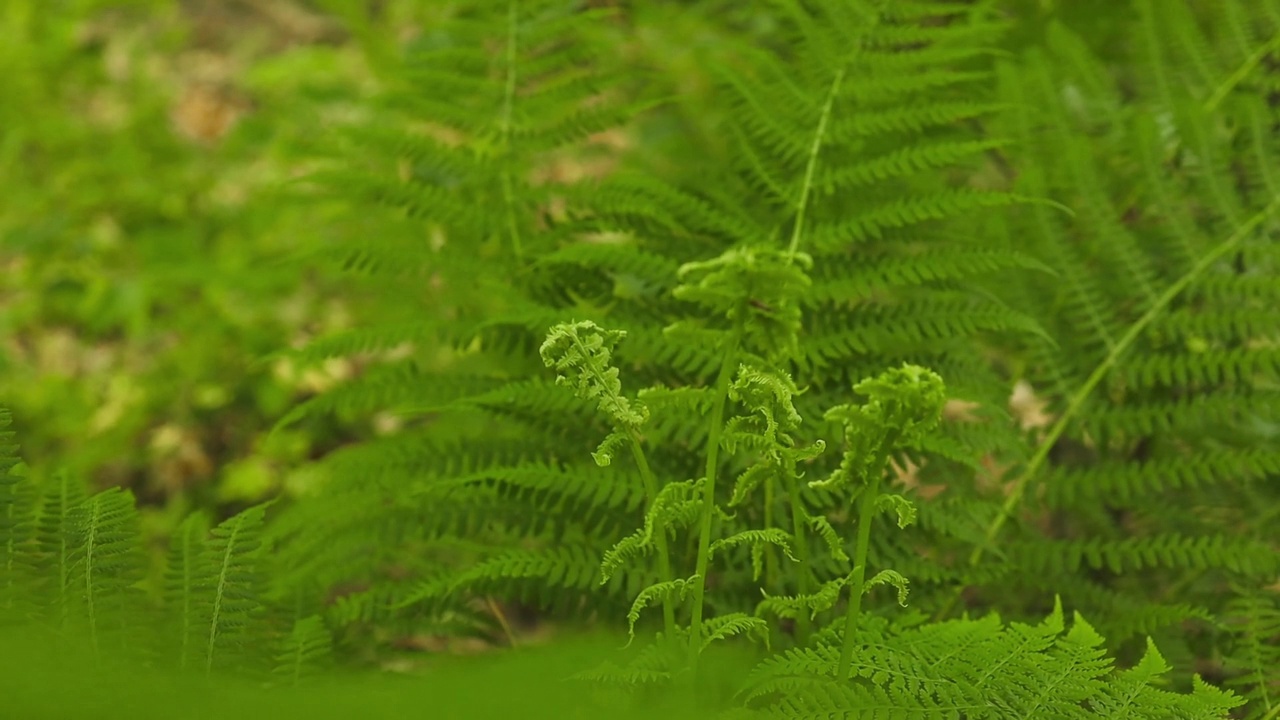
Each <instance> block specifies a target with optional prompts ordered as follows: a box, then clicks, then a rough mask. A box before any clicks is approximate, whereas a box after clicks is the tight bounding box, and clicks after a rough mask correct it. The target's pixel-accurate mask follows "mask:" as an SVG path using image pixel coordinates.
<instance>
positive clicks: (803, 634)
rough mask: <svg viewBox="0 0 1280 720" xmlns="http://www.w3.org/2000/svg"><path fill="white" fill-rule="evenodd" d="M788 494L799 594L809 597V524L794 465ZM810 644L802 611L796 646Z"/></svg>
mask: <svg viewBox="0 0 1280 720" xmlns="http://www.w3.org/2000/svg"><path fill="white" fill-rule="evenodd" d="M787 466H788V467H787V493H788V494H789V495H790V496H791V528H792V534H793V535H794V536H795V538H794V539H795V543H796V559H797V560H799V561H800V579H799V583H798V587H797V592H798V593H799V594H800V595H808V594H809V592H810V586H809V575H810V568H809V538H808V531H809V526H808V523H806V522H805V516H804V508H803V507H802V506H801V505H800V483H799V482H798V481H797V480H796V468H795V464H794V463H790V462H789V463H787ZM808 642H809V615H808V614H807V613H805V612H804V610H803V609H802V610H801V611H800V614H799V615H797V616H796V645H800V646H803V645H805V644H806V643H808Z"/></svg>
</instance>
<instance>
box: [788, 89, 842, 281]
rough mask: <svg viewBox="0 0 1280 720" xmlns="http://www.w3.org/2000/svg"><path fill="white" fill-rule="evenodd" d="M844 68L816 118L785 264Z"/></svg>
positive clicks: (795, 246) (795, 245) (796, 239)
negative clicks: (816, 121)
mask: <svg viewBox="0 0 1280 720" xmlns="http://www.w3.org/2000/svg"><path fill="white" fill-rule="evenodd" d="M845 70H846V67H841V68H840V71H839V72H837V73H836V76H835V78H833V79H832V80H831V90H830V91H828V92H827V101H826V103H825V104H824V105H823V106H822V115H821V116H819V117H818V128H817V129H816V130H815V131H814V133H813V145H811V146H810V147H809V160H808V162H807V163H806V164H805V168H804V185H802V186H801V188H800V201H799V202H798V203H797V207H796V221H795V224H794V225H793V226H792V228H791V242H790V244H789V245H788V246H787V262H791V259H792V258H794V257H795V255H796V252H797V251H798V250H799V248H800V235H801V233H802V231H803V230H804V216H805V211H806V210H807V209H808V207H809V195H810V194H811V193H812V192H813V176H814V173H815V172H817V168H818V153H819V151H821V150H822V139H823V137H824V136H825V135H826V133H827V123H828V121H829V120H830V118H831V108H832V107H833V106H834V105H835V102H836V98H837V97H838V96H839V95H840V85H841V84H843V83H844V75H845Z"/></svg>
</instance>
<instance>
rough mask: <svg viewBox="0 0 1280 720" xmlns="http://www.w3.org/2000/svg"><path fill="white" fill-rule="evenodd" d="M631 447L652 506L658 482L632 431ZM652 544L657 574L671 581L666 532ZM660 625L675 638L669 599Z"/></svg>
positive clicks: (661, 532) (674, 618)
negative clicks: (655, 554) (655, 546)
mask: <svg viewBox="0 0 1280 720" xmlns="http://www.w3.org/2000/svg"><path fill="white" fill-rule="evenodd" d="M628 438H629V439H630V443H629V444H630V445H631V455H632V457H634V458H635V459H636V465H637V466H638V467H639V468H640V477H641V478H643V479H644V494H645V497H646V502H647V503H648V504H649V505H650V506H652V505H653V501H654V500H655V499H657V497H658V481H657V478H655V477H654V475H653V470H651V469H650V468H649V460H648V459H647V458H646V457H645V455H644V448H642V447H640V437H639V435H638V434H637V433H636V431H634V430H632V431H631V432H629V433H628ZM654 542H655V543H656V544H657V546H658V573H659V574H660V575H661V576H662V579H663V580H670V579H671V552H670V551H669V550H668V549H667V531H666V530H665V529H660V530H659V532H658V534H657V537H656V538H655V539H654ZM662 625H663V627H665V628H666V631H667V637H669V638H672V637H675V633H676V611H675V606H674V605H672V604H671V599H670V598H668V597H664V598H663V600H662Z"/></svg>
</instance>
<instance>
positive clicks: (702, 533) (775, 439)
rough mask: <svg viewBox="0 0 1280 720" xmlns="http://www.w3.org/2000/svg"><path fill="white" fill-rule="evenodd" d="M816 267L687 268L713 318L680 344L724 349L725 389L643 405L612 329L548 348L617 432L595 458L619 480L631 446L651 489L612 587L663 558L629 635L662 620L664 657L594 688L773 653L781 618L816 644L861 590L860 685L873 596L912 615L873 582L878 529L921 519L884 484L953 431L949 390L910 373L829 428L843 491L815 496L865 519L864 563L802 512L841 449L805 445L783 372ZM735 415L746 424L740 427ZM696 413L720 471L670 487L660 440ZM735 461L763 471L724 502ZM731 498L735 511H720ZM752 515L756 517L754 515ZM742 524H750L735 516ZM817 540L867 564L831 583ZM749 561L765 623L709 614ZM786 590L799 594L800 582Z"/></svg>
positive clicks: (693, 291) (776, 257)
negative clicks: (807, 478)
mask: <svg viewBox="0 0 1280 720" xmlns="http://www.w3.org/2000/svg"><path fill="white" fill-rule="evenodd" d="M811 266H812V260H811V259H810V258H809V256H807V255H805V254H803V253H797V252H783V251H778V250H774V249H770V248H761V247H746V248H735V249H732V250H730V251H728V252H726V253H724V254H723V255H721V256H720V257H718V258H715V259H713V260H710V261H705V262H694V263H688V264H686V265H684V266H683V267H682V268H681V269H680V273H679V278H680V280H681V285H680V286H679V287H678V288H676V290H675V295H676V297H678V298H680V299H682V300H685V301H687V302H690V303H693V304H695V305H700V306H702V307H703V308H704V309H705V310H706V313H705V316H706V319H705V320H703V321H692V320H687V321H682V322H678V323H676V324H674V325H672V326H670V327H668V328H667V329H666V333H667V334H668V335H669V336H672V337H673V338H678V339H679V340H681V341H683V342H691V343H699V344H702V346H704V347H715V348H717V349H718V350H719V353H720V354H721V365H720V370H719V373H718V374H717V376H716V380H715V384H714V385H712V386H710V387H705V388H677V389H669V388H660V387H655V388H649V389H646V390H642V391H640V392H639V393H638V394H637V395H636V396H635V397H634V398H631V397H628V396H626V395H625V394H623V392H622V385H621V380H620V379H619V371H618V369H617V368H616V367H613V365H612V364H611V358H612V353H613V350H614V348H615V347H616V345H617V343H618V342H619V341H620V340H622V338H623V337H624V336H625V333H624V332H622V331H619V330H606V329H603V328H601V327H599V326H598V325H596V324H595V323H592V322H573V323H565V324H560V325H557V326H555V327H553V328H552V330H551V332H550V333H549V334H548V337H547V339H546V342H545V343H544V344H543V345H542V348H541V355H542V358H543V361H544V362H545V364H546V365H547V366H549V367H553V368H554V369H555V370H556V371H557V373H558V382H560V383H563V384H568V385H571V386H572V387H573V389H574V391H575V392H576V394H577V395H578V396H579V397H581V398H584V399H587V400H590V401H593V402H595V403H596V404H597V407H598V408H599V410H600V411H601V412H602V413H604V414H605V415H606V416H607V417H608V418H609V421H610V423H611V425H612V426H613V431H612V432H611V433H610V434H609V435H608V436H607V437H606V438H605V440H604V441H603V442H602V443H601V445H600V447H599V449H598V450H597V451H596V453H595V455H594V457H595V460H596V462H597V463H599V464H601V465H608V464H609V463H610V462H612V460H613V456H614V453H615V452H617V451H618V450H619V449H621V448H622V447H624V446H625V447H627V448H628V449H629V450H630V453H631V455H632V457H633V459H634V461H635V463H636V464H637V466H638V467H639V470H640V475H641V477H642V478H643V482H644V484H645V496H646V509H645V517H644V522H643V525H642V527H641V528H640V529H638V530H637V531H635V532H634V533H632V534H631V535H628V536H626V537H624V538H623V539H622V540H620V541H619V542H618V543H617V544H616V545H615V546H614V547H613V548H612V549H611V550H609V551H608V552H607V553H606V554H605V556H604V558H603V559H602V562H601V575H602V578H603V582H608V581H609V580H610V578H612V577H613V576H614V575H615V574H616V573H618V572H619V571H620V570H621V569H622V568H623V566H624V565H627V564H639V563H643V561H644V560H645V559H647V558H650V557H652V565H653V566H652V567H650V568H647V569H646V570H644V571H643V572H645V573H646V574H647V575H648V576H649V577H653V578H655V580H654V582H652V583H649V584H648V585H647V586H645V587H644V589H643V590H641V591H640V593H639V594H638V595H637V596H636V598H635V601H634V603H633V605H632V608H631V611H630V612H629V613H628V616H627V619H628V632H629V635H630V636H631V637H632V638H633V639H634V636H635V626H636V624H637V622H638V621H639V619H640V617H641V613H642V611H643V610H644V609H645V608H646V607H649V606H652V605H660V606H661V609H662V618H663V626H662V631H661V632H659V633H658V634H657V636H656V639H655V642H654V643H652V644H651V645H649V646H647V647H645V648H644V649H642V650H641V651H640V652H639V653H638V654H637V655H636V656H635V657H634V658H633V661H632V662H631V663H630V664H629V665H628V666H626V667H625V668H623V667H618V666H616V665H612V664H606V665H605V666H602V667H600V668H598V669H595V670H592V671H588V672H585V673H582V674H581V675H580V677H583V678H589V679H595V680H603V681H610V682H612V683H615V684H618V685H622V686H631V687H635V686H639V685H643V684H645V683H650V682H660V681H663V680H671V679H675V678H677V677H679V676H681V675H684V676H686V677H688V678H693V677H696V676H697V668H698V661H699V658H700V656H701V655H702V654H703V653H704V651H706V649H707V648H708V646H709V645H711V644H712V643H714V642H715V641H717V640H721V639H725V638H728V637H731V636H735V635H748V636H752V637H755V638H757V639H759V640H760V641H761V642H762V643H763V644H764V645H765V646H766V648H768V647H769V646H770V644H771V641H772V640H773V638H774V637H776V636H777V632H776V630H777V629H776V628H775V627H773V626H771V624H770V622H769V620H768V619H767V618H768V617H770V616H772V617H776V618H778V619H790V620H792V621H794V622H795V640H796V642H797V643H800V644H803V643H805V642H806V641H807V640H808V639H809V636H810V632H811V630H810V622H811V620H813V619H814V618H815V617H816V616H817V615H818V614H819V613H821V612H824V611H827V610H830V609H832V608H833V607H834V606H835V605H836V604H837V602H838V601H839V598H840V596H841V594H842V592H843V589H844V588H845V587H846V586H848V587H850V588H858V590H857V591H856V592H851V593H850V599H849V601H848V611H847V614H846V617H845V622H844V637H845V638H846V640H845V648H844V651H843V654H842V665H843V666H844V668H845V670H846V672H847V670H848V665H849V662H850V657H851V653H852V644H851V643H852V638H853V637H854V633H853V631H852V630H853V628H854V627H855V626H856V625H857V623H858V621H859V617H860V614H861V597H862V594H863V593H864V592H865V591H866V590H867V589H868V588H870V587H872V586H875V585H878V584H891V585H894V586H896V587H897V588H898V591H899V600H900V601H904V600H905V595H906V589H907V583H906V579H905V578H903V577H902V576H901V575H900V574H898V573H896V572H894V571H892V570H883V571H881V572H879V573H877V574H876V575H874V576H873V577H871V578H870V579H868V578H867V558H868V551H869V549H870V527H871V524H872V523H871V520H872V516H873V515H874V514H875V513H876V512H877V511H880V510H891V511H893V512H895V513H896V514H897V516H898V518H899V524H900V525H903V526H905V524H906V523H908V522H910V521H911V520H912V519H913V518H914V508H913V506H912V505H911V503H910V502H909V501H908V500H906V499H905V498H902V497H900V496H897V495H888V494H882V493H881V492H880V483H879V479H880V477H881V476H882V475H883V473H884V469H885V467H886V464H887V461H888V458H889V457H890V454H891V453H892V452H893V451H894V450H895V449H897V448H899V447H901V446H904V445H912V444H917V443H918V441H919V439H920V438H922V437H923V436H924V434H926V433H927V432H928V431H929V430H930V429H932V428H933V427H934V426H935V425H936V424H937V423H938V421H939V420H940V418H941V410H942V406H943V403H944V401H945V393H944V391H943V386H942V382H941V379H940V378H938V376H937V375H936V374H934V373H932V372H929V371H927V370H924V369H922V368H919V367H916V366H904V367H903V368H900V369H897V370H892V371H889V372H888V373H885V374H883V375H881V376H879V377H877V378H874V379H869V380H864V381H862V382H860V383H858V384H857V385H856V386H855V388H854V389H855V391H856V392H858V393H860V394H862V395H864V396H866V397H867V402H866V403H864V404H860V405H840V406H837V407H835V408H832V409H830V410H829V411H828V412H827V413H826V416H825V419H826V420H827V421H828V422H829V423H840V424H842V425H843V427H844V429H845V436H846V438H845V441H846V445H847V447H846V450H845V454H844V458H843V460H842V462H841V463H840V465H839V466H838V468H837V469H836V470H835V471H834V472H833V473H832V474H831V476H830V477H828V478H826V479H824V480H821V481H812V482H810V483H808V484H809V486H811V487H813V488H817V489H820V490H823V491H826V492H827V494H828V495H829V496H831V497H833V498H838V497H844V498H846V499H847V500H848V501H849V502H850V503H851V504H852V507H851V508H850V509H851V511H852V512H851V514H852V515H853V516H855V517H857V522H858V524H857V526H856V527H857V531H858V535H857V538H856V540H855V541H854V543H853V555H852V557H850V556H849V555H848V553H846V551H845V548H846V547H847V543H846V541H845V539H844V538H842V537H841V536H840V534H839V533H838V532H837V530H836V529H835V528H834V527H833V526H832V524H831V522H830V520H829V519H828V518H827V517H826V516H825V515H822V514H812V513H810V511H809V509H808V508H807V507H806V506H805V504H804V503H803V502H801V492H800V490H801V487H800V485H801V481H802V479H803V478H804V473H803V472H802V471H801V470H800V467H801V465H802V464H803V463H805V462H807V461H809V460H812V459H813V458H815V457H817V456H818V455H819V454H820V453H822V452H823V451H824V450H825V447H826V443H825V442H823V441H822V440H817V441H815V442H813V443H811V444H807V445H805V444H801V443H800V442H799V441H797V439H796V437H795V433H796V432H797V431H798V430H799V429H800V427H801V422H802V420H801V417H800V415H799V413H798V412H797V411H796V409H795V405H794V403H793V398H794V397H795V396H797V395H799V394H800V393H801V390H800V389H798V388H797V387H796V385H795V383H794V380H793V379H792V377H791V375H790V374H789V373H788V372H786V371H785V370H784V369H782V366H783V365H784V363H786V361H787V360H788V358H790V357H794V353H795V351H796V345H797V336H798V333H799V330H800V324H801V323H800V320H801V316H800V309H799V307H800V304H799V299H800V296H801V294H802V293H803V292H804V290H805V289H806V288H807V287H808V284H809V280H808V276H807V274H806V271H807V270H808V269H809V268H810V267H811ZM730 402H732V403H734V404H735V406H736V407H738V408H740V409H741V413H740V414H738V415H736V416H734V417H731V418H728V419H727V420H726V419H725V415H726V410H727V408H728V406H729V403H730ZM690 410H694V411H697V412H698V413H699V415H700V416H703V417H706V418H707V425H708V428H707V430H708V438H707V448H706V465H705V471H704V473H703V475H702V476H701V477H697V478H693V479H688V480H680V481H668V482H663V481H661V480H660V479H659V478H658V477H656V475H655V473H654V472H653V471H652V470H651V468H650V463H649V461H648V456H647V454H646V450H645V446H644V442H645V436H644V430H645V426H646V424H647V423H648V422H649V421H650V419H651V416H653V415H654V414H655V413H663V412H687V411H690ZM721 450H724V451H726V452H727V453H728V454H730V455H732V456H735V457H742V456H745V457H747V458H749V462H748V463H747V466H746V469H745V470H744V471H743V472H741V473H740V474H739V475H738V477H737V478H736V481H735V482H734V483H733V485H732V488H731V492H729V493H718V488H717V481H718V479H719V478H718V475H719V473H720V470H721V465H722V463H721V459H720V452H721ZM725 494H727V495H728V500H727V506H728V507H727V509H726V508H725V507H722V506H721V505H720V504H719V499H720V497H721V496H722V495H725ZM757 494H763V495H764V501H763V503H758V502H755V498H754V496H755V495H757ZM749 509H752V510H756V512H754V513H748V512H744V511H746V510H749ZM779 509H781V512H779ZM729 510H734V511H737V512H735V513H733V514H730V512H729ZM748 518H751V519H759V520H761V521H762V526H757V527H750V526H746V527H744V525H746V521H747V519H748ZM682 530H688V531H691V532H692V534H693V538H692V539H693V542H694V543H695V544H696V548H697V550H696V556H695V558H694V568H693V573H692V574H690V575H684V574H683V573H681V572H678V571H677V567H676V561H677V560H678V559H679V557H678V554H677V553H674V552H673V547H675V546H676V543H675V541H676V540H677V533H679V532H680V531H682ZM815 538H816V539H817V540H819V541H820V542H821V544H822V546H824V547H825V551H826V553H828V554H829V555H830V556H831V558H833V559H834V560H835V561H837V562H842V563H845V564H846V567H848V564H849V563H852V567H851V569H849V570H848V571H847V572H846V574H844V575H843V576H842V577H838V578H836V579H834V580H831V581H828V582H825V583H822V584H819V583H818V582H817V578H816V576H815V572H814V562H813V561H814V557H815V555H816V552H815V551H816V550H817V549H818V548H819V547H820V546H818V545H811V540H813V539H815ZM744 550H745V551H746V552H748V553H749V557H750V565H751V569H752V572H751V580H752V583H754V584H755V585H756V589H757V591H762V592H764V598H763V600H761V601H759V602H758V603H757V604H756V607H755V609H754V612H746V611H742V610H736V611H731V612H725V613H720V614H712V613H709V612H708V608H709V607H710V605H711V603H710V599H709V598H708V595H707V589H708V581H707V579H708V573H709V570H710V565H711V561H712V560H713V559H714V558H715V557H716V556H717V555H719V556H720V557H722V558H724V557H729V556H730V555H731V554H732V553H734V552H739V553H740V552H741V551H744ZM779 555H781V556H782V557H785V558H786V561H788V562H789V563H791V564H792V565H793V566H794V567H793V568H787V570H788V572H783V571H782V567H781V563H782V562H783V561H782V560H780V559H779ZM761 576H763V577H764V581H765V582H764V585H765V587H768V588H772V589H774V590H775V592H781V593H787V592H791V593H794V594H790V595H788V594H776V595H769V594H768V591H767V590H766V589H765V587H761V586H760V585H759V581H760V579H761ZM784 577H785V578H792V579H793V580H792V582H790V583H786V582H783V578H784ZM686 602H687V604H688V616H687V617H688V624H687V625H681V624H679V623H678V622H677V614H678V611H679V610H681V609H682V608H683V606H684V605H685V604H686ZM739 604H740V603H739ZM732 605H733V601H729V602H728V603H726V606H727V607H732Z"/></svg>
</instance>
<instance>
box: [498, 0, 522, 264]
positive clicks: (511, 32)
mask: <svg viewBox="0 0 1280 720" xmlns="http://www.w3.org/2000/svg"><path fill="white" fill-rule="evenodd" d="M516 5H517V3H516V0H511V2H510V3H509V4H508V5H507V78H506V87H505V88H504V91H503V94H502V122H501V127H502V160H503V162H504V167H503V169H502V204H503V206H504V207H505V208H506V211H507V230H508V232H510V233H511V251H512V253H514V254H515V256H516V261H517V262H518V261H520V260H521V259H522V258H523V256H524V251H523V249H522V247H521V242H520V227H519V224H518V223H517V221H516V209H515V190H514V188H513V187H512V182H511V167H510V165H505V163H506V162H507V161H508V160H509V159H510V157H511V113H512V110H511V107H512V104H513V103H514V102H515V96H516V55H517V51H518V47H517V46H516V31H517V29H518V28H519V23H518V16H517V9H516Z"/></svg>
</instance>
